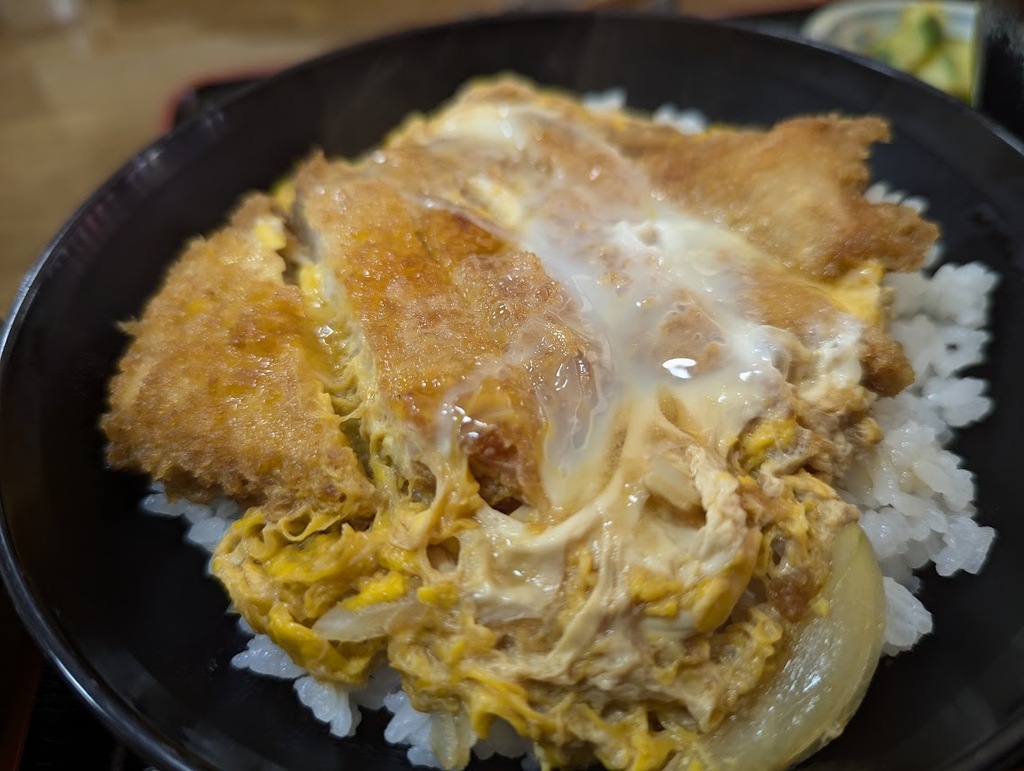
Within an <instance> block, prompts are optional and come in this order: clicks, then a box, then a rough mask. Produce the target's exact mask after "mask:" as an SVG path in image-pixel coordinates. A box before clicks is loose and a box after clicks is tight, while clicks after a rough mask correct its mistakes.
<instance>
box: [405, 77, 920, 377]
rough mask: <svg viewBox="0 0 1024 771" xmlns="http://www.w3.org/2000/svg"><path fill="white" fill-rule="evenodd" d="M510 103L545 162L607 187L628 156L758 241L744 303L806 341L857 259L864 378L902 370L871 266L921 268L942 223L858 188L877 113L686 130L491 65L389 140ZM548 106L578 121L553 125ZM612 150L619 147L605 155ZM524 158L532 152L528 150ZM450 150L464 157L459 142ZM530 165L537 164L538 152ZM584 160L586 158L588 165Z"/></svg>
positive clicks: (881, 131)
mask: <svg viewBox="0 0 1024 771" xmlns="http://www.w3.org/2000/svg"><path fill="white" fill-rule="evenodd" d="M510 105H511V106H514V107H517V108H526V110H528V111H532V112H533V113H534V114H535V115H540V116H547V117H546V118H542V119H539V120H537V121H535V124H534V126H533V128H532V132H531V134H530V136H531V138H532V139H533V140H535V141H539V142H543V143H544V146H545V148H546V153H545V162H546V163H547V164H548V165H549V167H550V168H549V169H548V171H552V170H553V171H554V172H555V173H561V174H566V175H567V176H569V177H570V178H571V177H573V176H575V177H576V178H577V179H579V182H580V184H589V185H591V186H593V185H601V184H604V185H606V186H608V187H609V189H614V188H615V186H616V183H615V181H614V180H615V176H616V175H615V172H614V166H615V165H616V163H624V164H627V165H630V166H633V167H634V168H635V169H637V170H639V171H641V172H642V173H643V174H644V176H645V178H646V180H647V182H648V183H649V185H650V192H651V195H652V196H654V197H655V198H657V199H658V200H660V201H666V202H669V203H671V204H672V205H675V206H677V207H679V209H680V210H682V211H684V212H687V213H689V214H691V215H694V216H696V217H699V218H701V219H703V220H705V221H709V222H714V223H717V224H718V225H720V226H723V227H725V228H728V229H729V230H731V231H732V232H734V233H736V234H739V235H741V236H743V238H744V239H746V241H747V242H748V243H749V244H751V245H752V246H754V247H756V248H757V249H759V250H760V251H761V252H762V253H763V254H764V255H765V256H766V257H768V258H769V260H770V264H769V265H762V266H757V267H756V270H754V271H752V272H751V276H750V280H749V281H747V282H746V286H745V289H744V292H745V295H746V301H747V302H748V303H749V308H750V312H751V314H752V315H755V316H758V315H759V316H760V317H761V319H762V320H763V321H764V323H770V324H773V325H775V326H779V327H780V328H782V329H786V330H788V331H790V332H793V333H794V334H796V335H797V337H799V338H801V339H802V340H805V341H807V340H808V339H809V337H810V336H812V335H813V336H817V337H818V338H819V339H820V337H821V336H823V335H824V336H826V337H827V336H828V334H829V333H830V330H832V329H834V321H835V319H836V318H838V317H841V316H843V315H845V314H846V312H847V310H848V309H847V308H846V307H844V302H843V299H844V298H843V282H844V281H846V280H847V278H848V277H849V276H850V275H851V274H857V273H858V272H863V274H864V276H865V277H868V278H867V279H866V280H867V281H869V282H872V283H873V286H872V287H871V289H872V290H873V291H871V293H870V294H871V296H872V301H871V302H869V303H868V304H867V305H868V306H869V307H867V308H866V309H864V310H865V312H864V313H862V314H860V316H861V318H862V320H863V321H865V322H866V324H865V330H864V334H863V335H862V340H861V348H862V356H861V364H862V366H863V368H864V383H865V385H866V386H868V387H869V388H871V389H872V390H874V391H875V392H876V393H879V394H881V395H886V396H889V395H893V394H895V393H898V392H899V391H901V390H902V389H903V388H905V387H906V386H907V385H909V383H910V382H911V381H912V379H913V372H912V371H911V368H910V365H909V363H908V361H907V359H906V357H905V356H904V355H903V352H902V349H901V348H900V346H899V345H896V344H894V343H892V341H891V340H889V339H888V337H887V335H886V334H885V332H884V326H883V325H884V321H885V318H884V317H885V309H884V307H883V306H884V297H885V293H884V291H882V290H881V289H880V287H879V285H878V282H880V280H881V278H882V276H883V275H884V272H885V271H884V270H882V269H879V270H873V269H872V268H873V266H881V267H882V268H884V269H887V270H912V269H916V268H918V267H919V266H920V265H921V263H922V261H923V260H924V256H925V254H926V252H927V250H928V248H929V247H931V246H932V244H934V243H935V241H936V239H937V237H938V228H937V227H936V226H935V225H934V224H933V223H931V222H928V221H926V220H924V219H922V218H921V217H920V216H918V214H917V213H916V212H915V211H913V210H911V209H909V208H907V207H904V206H899V205H897V204H892V203H872V202H869V201H868V200H867V199H865V197H864V190H865V188H866V186H867V183H868V179H869V170H868V167H867V165H866V160H867V158H868V157H869V155H870V150H871V146H872V145H873V144H875V143H878V142H886V141H888V140H889V138H890V131H889V127H888V124H887V123H886V122H885V121H884V120H882V119H880V118H877V117H864V118H844V117H841V116H837V115H827V116H815V117H807V118H795V119H791V120H786V121H781V122H779V123H778V124H776V125H775V126H773V127H772V128H770V129H768V130H764V131H757V130H733V129H728V128H715V129H713V130H712V131H709V132H707V133H705V134H703V135H699V136H689V135H685V134H682V133H680V132H678V131H676V130H675V129H673V128H671V127H669V126H665V125H658V124H656V123H652V122H651V121H649V120H646V119H640V118H636V117H633V116H631V115H629V114H628V113H623V112H619V111H612V112H608V111H592V110H588V109H586V108H584V107H583V106H582V105H581V104H580V103H579V102H578V101H576V100H574V99H571V98H569V97H566V96H562V95H559V94H558V93H557V92H552V91H544V92H538V91H537V90H536V89H533V88H531V87H530V86H529V85H527V84H525V83H523V82H522V81H519V80H518V79H516V78H500V79H497V80H495V81H491V82H484V83H481V84H479V85H476V86H474V87H473V88H470V89H468V90H467V91H465V92H464V93H463V95H462V96H461V98H460V99H459V100H458V101H457V102H456V103H455V105H453V106H452V107H451V108H450V109H449V111H447V112H446V113H445V114H444V115H443V116H442V117H441V118H440V119H435V120H434V121H428V122H423V121H412V122H410V124H408V125H407V126H406V127H405V128H403V129H402V130H400V131H399V132H396V135H395V136H394V137H393V138H392V140H391V145H392V147H396V146H397V147H398V148H399V149H403V146H404V145H406V144H409V143H432V145H433V149H434V150H435V151H437V150H439V151H440V152H442V153H444V152H445V143H444V140H445V138H446V136H447V135H448V134H449V133H450V132H451V126H452V125H454V123H455V118H454V117H453V116H458V115H459V113H460V112H461V113H462V114H463V115H464V116H467V117H470V118H472V116H473V115H474V114H475V113H478V112H481V108H483V109H484V110H486V109H487V108H491V109H492V110H495V111H498V110H504V111H506V113H507V112H508V110H509V107H510ZM558 119H563V120H564V121H565V122H566V123H567V124H571V125H574V126H575V129H572V130H569V131H567V130H565V129H564V127H559V126H558V125H557V120H558ZM470 125H471V127H472V125H473V124H472V123H471V122H470ZM587 129H590V131H588V130H587ZM504 130H510V129H508V128H506V129H504ZM524 133H525V132H524ZM595 135H596V137H595ZM595 138H599V139H603V141H604V142H606V143H607V145H608V147H605V148H603V152H601V153H595V152H594V150H593V148H594V147H595ZM609 150H612V151H614V152H615V153H617V154H618V156H619V157H618V158H617V159H611V161H612V162H609V160H610V155H609V153H608V151H609ZM461 158H462V159H463V160H462V161H461V163H462V164H463V166H464V168H465V167H466V165H467V164H468V163H472V162H476V161H477V160H478V159H475V158H473V157H472V156H471V155H468V154H466V153H465V151H463V153H462V156H461ZM523 159H524V160H525V161H527V162H528V163H531V162H530V161H529V158H528V153H524V154H523ZM447 161H448V163H449V164H452V163H454V164H455V165H456V166H457V165H459V163H460V159H459V156H458V155H457V154H456V153H455V152H449V153H448V156H447ZM492 163H493V162H492ZM506 163H507V161H506ZM512 165H513V167H515V164H514V163H513V164H512ZM532 165H533V166H534V172H535V173H537V174H538V175H539V176H543V174H544V173H545V169H544V168H543V166H541V165H539V164H537V163H535V162H532ZM581 168H582V169H584V170H585V171H587V170H592V171H591V174H590V178H589V179H588V176H587V174H585V173H584V174H580V173H579V170H580V169H581ZM628 187H629V185H628V183H627V184H621V183H620V184H619V185H618V189H619V190H621V191H622V193H621V194H622V195H628ZM754 273H757V274H760V275H758V276H755V275H753V274H754ZM763 278H768V279H770V280H768V281H764V280H762V279H763Z"/></svg>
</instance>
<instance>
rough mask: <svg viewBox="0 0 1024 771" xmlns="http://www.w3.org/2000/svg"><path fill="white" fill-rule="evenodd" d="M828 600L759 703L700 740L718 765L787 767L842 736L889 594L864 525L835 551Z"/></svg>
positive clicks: (867, 672)
mask: <svg viewBox="0 0 1024 771" xmlns="http://www.w3.org/2000/svg"><path fill="white" fill-rule="evenodd" d="M832 571H833V572H832V575H831V577H830V579H829V581H828V583H827V584H826V585H825V588H824V589H823V590H822V594H821V596H822V598H823V599H825V600H826V601H827V602H828V604H829V611H828V613H827V614H826V615H824V616H812V617H811V618H810V619H809V620H808V621H806V622H804V623H803V624H802V626H801V627H800V628H799V629H798V632H797V635H796V637H795V641H794V643H793V645H792V646H791V648H790V649H789V652H788V654H787V659H786V662H785V664H784V665H783V666H782V669H781V670H780V671H779V672H778V673H777V674H776V675H775V677H773V678H772V680H771V681H770V682H768V683H767V684H766V686H765V688H764V690H762V691H761V692H760V693H759V694H758V695H757V696H756V697H755V698H754V700H753V701H752V702H751V703H749V704H748V705H746V707H745V708H744V709H743V710H741V711H740V712H738V713H737V714H735V715H733V716H732V717H730V718H729V719H728V720H726V721H725V722H724V723H723V724H722V725H721V726H720V727H719V729H718V730H716V731H715V732H714V734H713V735H712V736H710V737H708V739H707V740H706V741H705V742H703V743H702V744H703V749H704V750H705V751H706V753H707V756H708V759H709V760H710V761H711V764H710V765H711V766H712V767H714V768H720V769H741V768H742V769H746V768H759V769H774V768H784V767H786V766H789V765H790V764H792V763H794V762H796V761H797V760H799V759H800V758H802V757H804V756H806V755H808V754H809V753H811V752H813V751H814V750H816V749H818V748H819V747H821V746H822V745H823V744H825V743H827V742H829V741H831V740H832V739H834V738H835V737H837V736H838V735H839V734H840V733H842V730H843V728H844V727H845V726H846V723H847V722H848V721H849V719H850V718H851V717H852V716H853V713H854V711H855V710H856V709H857V706H858V705H859V704H860V702H861V699H862V698H863V697H864V692H865V691H866V690H867V687H868V683H869V682H870V681H871V676H872V675H873V674H874V671H875V667H876V665H877V664H878V659H879V655H880V653H881V647H882V638H883V636H884V631H885V592H884V591H883V589H882V575H881V572H880V571H879V569H878V560H877V559H876V558H875V553H874V551H873V550H872V548H871V544H870V543H869V542H868V539H867V537H866V536H865V535H864V533H863V531H862V530H861V529H860V526H859V525H856V524H852V525H847V526H846V528H845V529H844V530H843V531H842V532H841V533H840V534H839V536H838V537H837V539H836V542H835V545H834V546H833V549H832Z"/></svg>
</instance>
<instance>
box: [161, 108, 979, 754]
mask: <svg viewBox="0 0 1024 771" xmlns="http://www.w3.org/2000/svg"><path fill="white" fill-rule="evenodd" d="M586 101H587V103H588V104H589V105H590V106H591V108H592V109H617V108H619V107H621V106H623V105H624V104H625V92H624V91H621V90H613V91H609V92H604V93H602V94H596V95H592V96H591V97H588V99H587V100H586ZM655 120H656V121H659V122H662V123H666V124H670V125H674V126H676V127H677V128H678V129H679V130H680V131H682V132H683V133H696V132H699V131H701V130H703V129H704V128H705V127H706V125H707V121H706V120H705V119H704V118H703V116H702V115H701V114H700V113H698V112H696V111H680V110H677V109H676V108H675V107H673V106H671V105H668V106H666V107H664V108H662V109H661V110H659V111H658V112H656V113H655ZM865 196H866V197H867V198H868V199H869V200H871V201H873V202H882V201H885V202H892V203H901V204H903V205H905V206H910V207H911V208H913V209H915V210H916V211H923V210H924V209H925V208H926V202H925V201H924V199H921V198H915V197H908V196H907V195H906V194H904V193H901V192H899V191H893V190H890V189H889V188H888V187H887V186H886V185H885V184H883V183H877V184H875V185H872V186H871V188H869V189H868V191H867V192H866V194H865ZM937 255H938V251H937V250H935V251H933V253H932V255H931V259H932V260H934V259H935V258H937ZM997 280H998V277H997V276H996V274H995V273H993V272H992V271H990V270H988V269H987V268H986V267H985V266H983V265H981V264H980V263H973V264H967V265H943V266H942V267H940V268H938V270H936V271H935V273H934V275H932V276H930V277H929V276H926V275H923V274H908V275H892V276H890V277H889V278H888V279H887V281H888V283H889V284H890V285H891V286H892V287H893V288H894V289H895V290H896V293H895V298H894V303H893V315H894V318H893V321H892V324H891V327H890V330H891V334H892V336H893V337H894V338H895V339H897V340H899V341H900V342H901V343H902V344H903V345H904V347H905V350H906V352H907V354H908V357H909V358H910V360H911V363H912V364H913V366H914V371H915V373H916V374H917V380H916V382H915V383H914V385H913V386H912V387H911V388H909V389H907V390H906V391H905V392H903V393H901V394H899V395H898V396H896V397H895V398H891V399H881V400H879V402H878V403H877V405H876V407H875V410H874V415H875V418H876V420H877V421H878V423H879V425H880V427H881V428H882V430H883V432H884V439H883V440H882V441H881V443H880V444H879V445H878V447H877V448H876V449H875V450H874V452H872V453H871V454H870V455H868V456H867V457H864V458H862V459H859V460H858V461H857V462H856V463H855V464H854V465H853V466H852V468H851V469H850V470H849V472H848V474H847V475H846V477H845V478H844V479H843V480H842V487H843V493H844V495H846V497H847V498H848V500H849V501H850V502H851V503H855V504H856V505H857V506H858V507H859V508H860V510H861V512H862V517H861V526H862V527H863V529H864V531H865V533H866V534H867V536H868V538H869V539H870V541H871V543H872V546H873V547H874V549H875V553H876V555H877V556H878V560H879V564H880V566H881V568H882V572H883V575H884V579H883V580H884V588H885V595H886V600H887V603H888V607H887V618H886V633H885V644H884V647H883V651H884V653H886V654H888V655H894V654H897V653H899V652H901V651H905V650H908V649H909V648H911V647H913V645H914V644H915V643H916V642H917V641H918V640H920V639H921V637H922V636H924V635H926V634H928V633H929V632H930V631H931V630H932V617H931V614H930V613H929V612H928V610H927V609H926V608H925V607H924V606H923V605H922V604H921V602H920V600H919V599H918V598H917V597H916V595H915V593H916V592H917V591H918V589H919V588H920V579H919V578H918V577H917V576H915V575H914V573H915V571H919V570H921V569H923V568H925V567H927V566H928V565H930V564H931V565H934V567H935V572H936V573H937V574H938V575H940V576H943V577H946V576H952V575H953V574H955V573H957V572H959V571H961V570H962V571H966V572H968V573H977V572H978V571H979V570H980V569H981V567H982V565H983V563H984V561H985V557H986V555H987V554H988V551H989V548H990V547H991V545H992V542H993V539H994V538H995V531H994V530H993V529H992V528H991V527H985V526H982V525H979V524H978V523H977V522H976V521H975V519H974V516H975V513H976V511H975V508H974V504H973V500H974V478H973V475H972V474H971V472H970V471H969V470H967V469H964V468H962V466H961V463H962V458H960V457H958V456H956V455H954V454H953V453H952V452H950V451H949V450H948V449H946V448H947V447H948V445H949V444H950V443H951V441H952V440H953V438H954V429H957V428H962V427H964V426H967V425H970V424H972V423H975V422H977V421H979V420H981V419H982V418H984V417H985V416H986V415H988V414H989V412H990V411H991V409H992V400H991V399H990V398H989V397H988V396H986V394H985V392H986V387H987V384H986V383H985V381H983V380H980V379H978V378H974V377H967V376H961V374H960V373H961V372H962V371H963V370H965V369H968V368H970V367H972V366H974V365H975V364H978V363H980V362H981V361H982V359H983V358H984V348H985V345H986V343H987V342H988V340H989V337H990V335H989V333H988V332H987V331H986V330H985V328H984V327H985V324H986V322H987V319H988V311H989V302H990V295H991V292H992V290H993V289H994V287H995V285H996V283H997ZM141 506H142V509H143V510H144V511H146V512H149V513H151V514H155V515H159V516H166V517H181V518H183V519H184V520H185V521H186V522H187V523H188V524H189V528H188V531H187V532H186V535H185V539H186V540H187V541H189V542H190V543H193V544H196V545H198V546H200V547H202V548H204V549H206V550H207V551H209V552H211V553H212V552H213V550H214V548H215V547H216V544H217V543H218V541H219V540H220V539H221V537H222V536H223V535H224V532H225V531H226V529H227V528H228V527H229V526H230V524H231V522H232V521H233V520H234V519H236V518H237V517H238V516H239V515H240V513H241V512H240V510H239V508H238V506H237V505H236V504H235V503H234V502H233V501H230V500H225V499H220V500H216V501H214V502H212V503H211V504H210V505H202V504H197V503H191V502H188V501H183V500H175V501H171V500H169V499H168V498H167V497H166V496H165V495H164V494H163V491H162V489H161V488H160V487H159V485H156V486H154V488H153V490H152V492H151V494H149V495H147V496H146V497H145V498H144V499H143V501H142V504H141ZM239 625H240V628H241V629H242V630H243V631H244V632H245V633H246V634H248V635H252V637H251V639H250V640H249V641H248V644H247V647H246V649H245V650H244V651H242V652H240V653H238V654H237V655H236V656H235V657H234V658H233V659H232V664H233V665H234V666H236V667H239V668H243V669H250V670H252V671H253V672H256V673H257V674H260V675H265V676H270V677H278V678H283V679H288V680H292V681H294V688H295V691H296V694H297V697H298V699H299V701H300V702H301V703H302V704H303V705H305V706H306V707H308V708H309V709H310V710H311V712H312V713H313V715H314V716H315V717H316V718H317V719H318V720H320V721H322V722H324V723H326V724H327V725H328V728H329V730H330V731H331V733H332V734H334V735H336V736H339V737H347V736H351V735H353V734H354V732H355V730H356V727H357V726H358V725H359V721H360V717H361V713H360V708H361V707H365V708H368V709H381V708H382V707H383V708H386V709H387V710H388V711H390V712H391V713H392V718H391V720H390V722H389V723H388V725H387V728H386V729H385V733H384V738H385V739H386V740H387V741H389V742H391V743H393V744H407V745H409V750H408V759H409V762H410V763H412V764H413V765H422V766H434V767H438V766H439V765H440V764H439V763H438V761H437V758H436V757H435V756H434V754H433V752H432V751H431V749H430V733H431V720H432V718H431V716H430V715H429V714H425V713H422V712H418V711H417V710H415V709H414V708H413V707H412V705H411V704H410V703H409V699H408V697H407V696H406V695H405V693H404V692H403V691H402V690H401V688H400V683H399V679H398V675H397V674H396V673H395V672H394V671H393V670H391V669H389V668H387V667H385V668H382V669H381V670H379V671H378V672H376V673H375V674H373V675H372V676H371V678H370V681H369V683H368V684H367V685H366V686H365V687H364V688H361V689H359V690H356V691H351V692H349V691H346V690H345V689H344V688H342V687H340V686H338V685H335V684H333V683H324V682H320V681H317V680H316V679H315V678H313V677H312V676H310V675H308V674H307V673H306V671H305V670H304V669H302V667H300V666H298V665H297V664H295V663H294V662H293V661H292V660H291V659H290V658H289V656H288V655H287V654H286V653H285V652H284V650H282V649H281V648H280V647H278V646H277V645H275V644H274V643H273V642H272V641H271V640H270V638H269V637H267V636H266V635H262V634H254V632H253V630H252V629H251V628H250V627H249V626H248V624H246V623H245V621H244V620H241V621H240V622H239ZM473 752H474V754H475V755H476V756H477V757H479V758H482V759H484V758H488V757H490V756H491V755H493V754H499V755H505V756H508V757H519V756H523V758H524V759H523V768H524V769H526V770H528V771H529V770H531V769H536V768H539V765H538V764H537V762H536V760H535V759H534V758H533V757H532V755H531V754H530V743H529V742H528V741H527V740H525V739H523V738H522V737H520V736H519V735H518V734H516V732H515V731H514V730H513V729H512V728H511V727H510V726H509V725H508V724H507V723H504V722H502V721H495V724H494V726H493V728H492V731H491V734H490V736H489V737H488V738H487V739H486V740H478V741H477V743H476V745H475V746H474V748H473Z"/></svg>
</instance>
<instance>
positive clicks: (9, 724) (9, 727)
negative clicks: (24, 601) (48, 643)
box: [0, 584, 42, 771]
mask: <svg viewBox="0 0 1024 771" xmlns="http://www.w3.org/2000/svg"><path fill="white" fill-rule="evenodd" d="M41 664H42V656H41V654H40V653H39V650H38V649H37V648H36V646H35V644H34V643H33V642H32V639H31V638H30V637H29V636H28V632H26V631H25V627H24V626H22V623H21V620H20V619H19V618H18V616H17V614H15V612H14V608H13V607H12V606H11V600H10V598H9V597H8V596H7V592H6V590H5V589H4V588H3V585H2V584H0V771H14V769H17V768H18V767H19V765H20V764H21V755H22V750H23V749H24V745H25V735H26V733H27V732H28V725H29V719H30V718H31V716H32V709H33V707H34V706H35V701H36V698H35V695H36V686H37V685H38V683H39V673H40V667H41Z"/></svg>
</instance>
